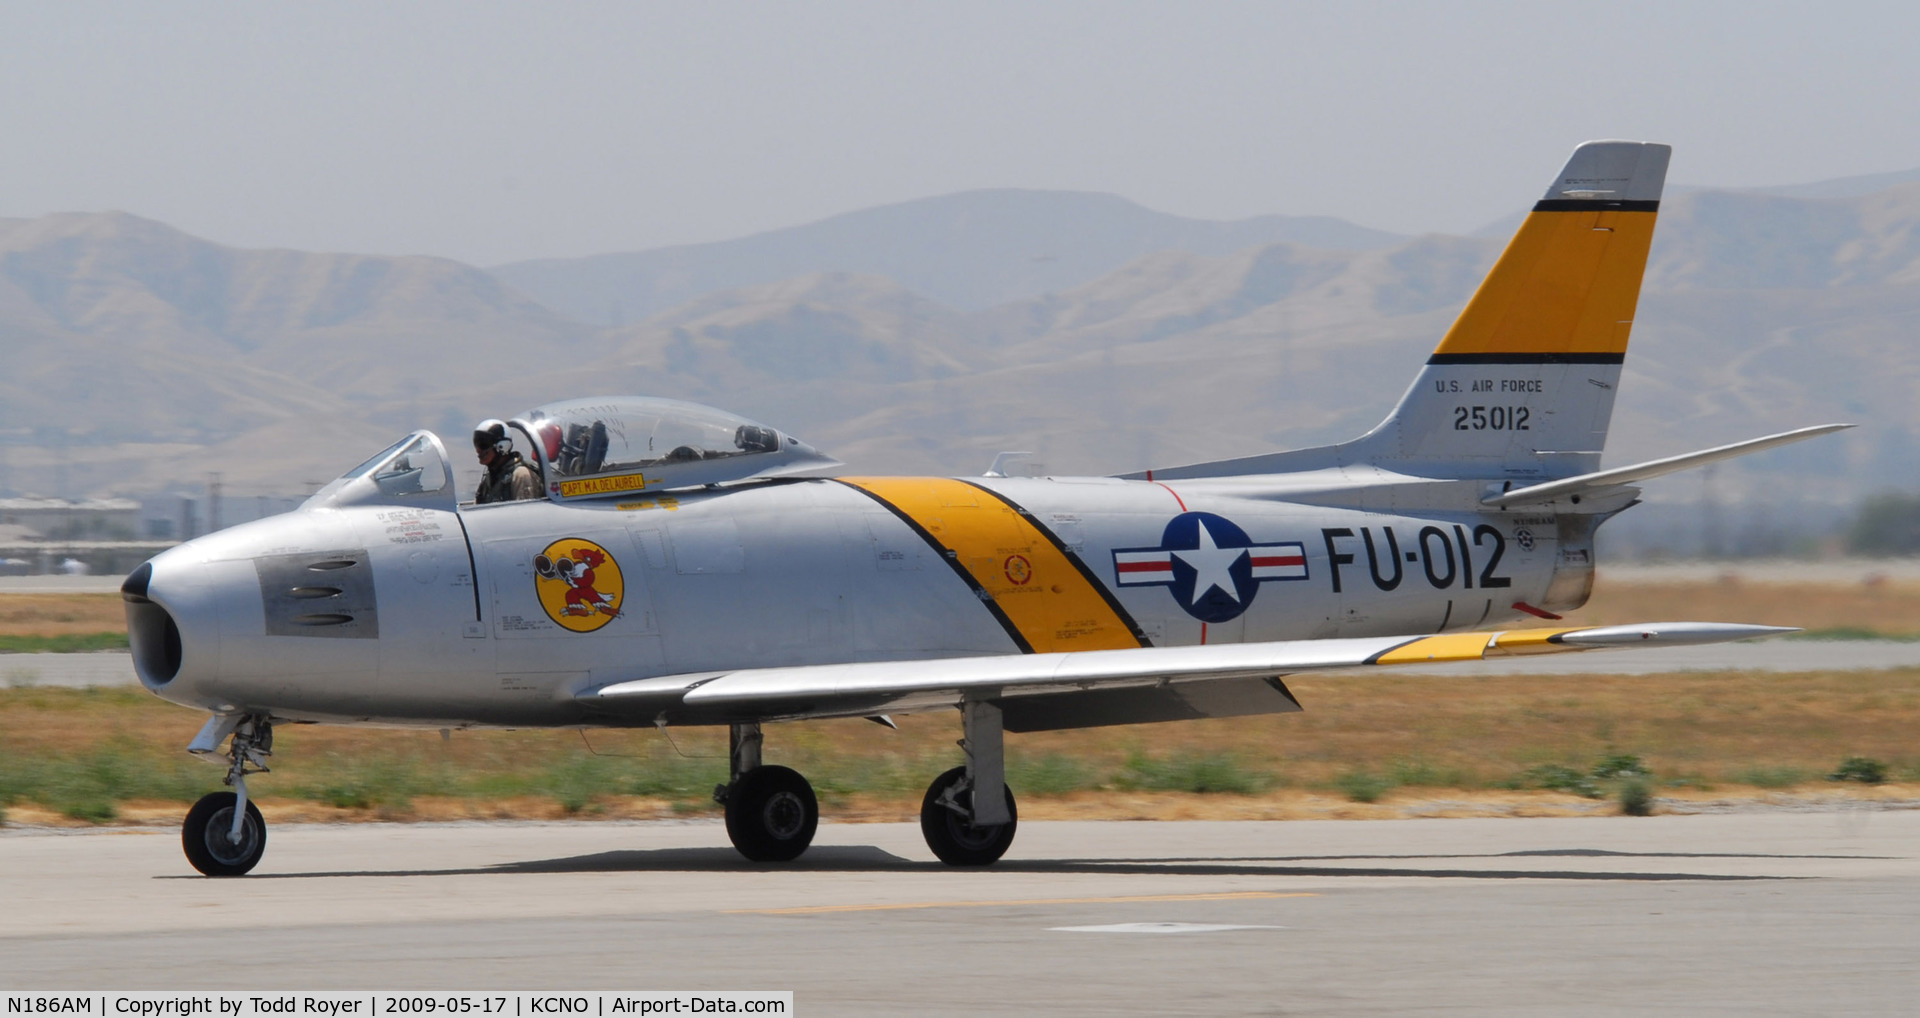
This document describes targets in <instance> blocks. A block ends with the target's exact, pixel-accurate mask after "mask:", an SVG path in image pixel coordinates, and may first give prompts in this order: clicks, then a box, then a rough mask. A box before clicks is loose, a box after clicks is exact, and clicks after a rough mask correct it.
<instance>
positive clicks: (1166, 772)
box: [1113, 753, 1271, 795]
mask: <svg viewBox="0 0 1920 1018" xmlns="http://www.w3.org/2000/svg"><path fill="white" fill-rule="evenodd" d="M1270 783H1271V778H1270V777H1269V776H1267V775H1262V774H1258V773H1255V772H1253V771H1250V770H1247V769H1246V768H1245V767H1242V766H1241V764H1240V761H1239V760H1237V759H1235V758H1234V757H1232V756H1230V755H1227V754H1224V753H1205V754H1198V753H1180V754H1176V755H1174V756H1171V757H1165V758H1156V757H1149V756H1147V755H1146V754H1144V753H1134V754H1132V755H1131V756H1128V757H1127V762H1126V764H1125V765H1124V766H1122V767H1121V769H1120V772H1119V773H1118V774H1116V775H1114V779H1113V784H1114V785H1115V787H1118V788H1124V789H1140V790H1145V791H1154V792H1200V793H1215V792H1225V793H1228V794H1232V795H1255V794H1258V793H1259V792H1261V791H1264V790H1265V789H1266V787H1267V785H1268V784H1270Z"/></svg>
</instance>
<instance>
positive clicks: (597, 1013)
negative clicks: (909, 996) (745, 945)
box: [0, 990, 793, 1018]
mask: <svg viewBox="0 0 1920 1018" xmlns="http://www.w3.org/2000/svg"><path fill="white" fill-rule="evenodd" d="M5 997H6V1009H5V1011H4V1013H0V1018H10V1016H14V1015H80V1016H85V1018H202V1016H204V1018H388V1016H392V1018H402V1016H406V1018H416V1016H428V1018H439V1016H443V1015H457V1016H470V1018H534V1016H547V1015H563V1016H568V1018H642V1016H646V1015H670V1014H671V1015H682V1014H771V1015H790V1014H793V991H791V990H633V991H622V992H618V993H615V992H611V991H605V990H596V991H591V992H587V993H574V992H568V991H558V990H555V991H543V992H539V993H530V992H527V991H524V990H486V991H479V990H433V991H427V990H354V991H346V992H343V991H339V990H324V991H312V992H309V991H304V990H302V991H289V990H263V991H259V992H244V993H242V992H235V991H230V990H221V991H209V990H179V991H167V992H160V991H146V992H110V993H100V992H98V991H85V992H83V991H78V990H74V991H62V990H30V991H19V990H13V991H8V992H7V993H6V994H5Z"/></svg>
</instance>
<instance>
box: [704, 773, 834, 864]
mask: <svg viewBox="0 0 1920 1018" xmlns="http://www.w3.org/2000/svg"><path fill="white" fill-rule="evenodd" d="M819 826H820V803H819V801H818V800H816V799H815V798H814V797H813V786H812V785H809V784H807V779H806V778H803V777H801V776H800V774H799V772H798V771H795V770H793V769H792V768H790V767H755V768H754V769H753V770H750V771H748V772H747V773H745V774H742V775H740V780H738V781H736V782H734V783H733V787H732V788H731V789H728V791H727V837H729V838H731V839H733V847H734V848H737V849H739V850H740V854H741V855H744V856H746V857H747V858H749V859H751V860H753V861H754V862H788V861H790V860H793V859H797V858H799V857H800V853H802V852H805V851H806V850H807V846H808V845H811V844H813V832H814V831H815V830H816V829H818V828H819Z"/></svg>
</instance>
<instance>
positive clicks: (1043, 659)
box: [579, 622, 1794, 727]
mask: <svg viewBox="0 0 1920 1018" xmlns="http://www.w3.org/2000/svg"><path fill="white" fill-rule="evenodd" d="M1788 632H1794V630H1792V629H1782V628H1779V627H1776V626H1751V625H1739V624H1734V623H1721V622H1655V623H1648V624H1644V625H1630V626H1598V627H1595V626H1582V627H1576V628H1563V629H1512V630H1505V631H1501V632H1476V633H1444V634H1441V635H1438V636H1377V637H1364V638H1358V639H1331V640H1283V641H1279V642H1273V643H1242V644H1215V645H1210V646H1201V647H1149V648H1141V649H1137V650H1095V651H1080V652H1075V653H1055V654H1015V655H995V656H991V657H960V658H943V659H936V660H929V661H875V662H869V663H860V664H836V665H802V666H796V667H791V668H748V669H742V670H739V671H732V672H704V673H700V674H698V675H684V676H660V677H657V678H651V679H640V680H636V681H633V682H618V683H614V684H612V685H609V686H604V687H602V688H600V689H597V690H590V691H588V692H585V693H583V694H581V695H580V697H579V700H580V702H582V703H583V704H586V705H588V706H591V707H593V708H594V709H595V710H596V712H599V713H611V714H620V713H625V712H626V711H625V710H623V707H631V708H633V709H635V710H644V711H647V712H653V711H659V710H662V709H671V707H669V705H668V704H666V703H663V699H671V700H677V701H678V704H676V705H673V706H678V707H684V708H689V709H693V710H696V711H698V712H700V713H702V714H703V715H706V716H709V717H711V716H715V715H726V716H732V717H737V718H743V719H745V718H757V719H762V720H767V719H776V718H785V719H798V718H822V717H863V716H866V715H870V714H877V713H883V712H884V713H902V714H904V713H912V712H915V711H926V710H938V709H943V708H951V707H957V706H959V705H961V704H962V703H963V702H965V701H967V700H981V699H985V700H995V701H999V702H1001V703H1003V704H1007V705H1008V707H1007V709H1009V710H1012V709H1014V704H1015V703H1016V702H1017V701H1018V700H1020V699H1022V698H1027V697H1045V698H1047V700H1048V702H1049V707H1048V714H1049V716H1050V717H1051V718H1053V719H1054V721H1053V722H1052V723H1050V724H1049V727H1074V725H1073V724H1072V721H1073V718H1072V706H1071V705H1072V702H1073V700H1074V697H1075V695H1076V694H1079V695H1087V701H1086V703H1087V708H1088V713H1089V715H1094V714H1098V713H1101V712H1102V711H1104V710H1106V709H1107V708H1106V707H1105V706H1102V704H1101V701H1100V697H1097V696H1092V695H1089V694H1094V693H1103V692H1110V691H1116V690H1124V689H1129V688H1131V689H1138V690H1150V689H1155V688H1161V689H1165V688H1179V687H1180V686H1182V685H1183V684H1190V683H1207V682H1223V681H1228V680H1249V679H1253V680H1277V679H1278V678H1279V677H1281V676H1283V675H1288V674H1292V673H1294V672H1306V671H1326V670H1331V669H1337V668H1356V667H1362V666H1369V665H1396V664H1412V663H1415V662H1419V663H1423V664H1424V663H1430V662H1436V661H1478V660H1481V659H1484V658H1488V657H1500V656H1508V655H1515V654H1555V653H1563V652H1567V651H1579V650H1598V649H1605V648H1614V647H1644V646H1654V645H1660V646H1687V645H1693V644H1702V643H1725V642H1728V641H1733V640H1748V639H1753V638H1755V637H1760V636H1774V635H1778V634H1780V633H1788ZM1275 693H1276V695H1275V696H1274V697H1273V698H1272V705H1271V706H1270V707H1269V708H1268V709H1267V710H1266V711H1264V712H1269V713H1270V712H1274V711H1281V710H1288V709H1298V707H1297V705H1293V702H1292V697H1291V695H1290V694H1286V693H1285V692H1284V687H1281V688H1278V689H1276V690H1275ZM663 694H664V697H663ZM1190 702H1191V703H1193V704H1195V705H1196V706H1195V709H1198V710H1201V711H1202V714H1203V715H1205V716H1211V715H1207V714H1206V711H1205V707H1204V704H1203V703H1202V702H1201V701H1200V700H1197V699H1192V698H1190ZM1289 705H1292V706H1289ZM1223 716H1227V715H1223ZM1085 723H1091V724H1099V723H1104V722H1101V721H1097V720H1094V721H1088V722H1085Z"/></svg>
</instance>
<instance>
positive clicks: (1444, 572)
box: [1320, 523, 1513, 594]
mask: <svg viewBox="0 0 1920 1018" xmlns="http://www.w3.org/2000/svg"><path fill="white" fill-rule="evenodd" d="M1449 531H1451V533H1449ZM1320 538H1321V540H1323V541H1325V542H1326V546H1327V565H1328V569H1327V573H1328V574H1329V576H1330V577H1331V578H1332V580H1333V592H1334V593H1336V594H1338V593H1341V591H1342V589H1343V588H1342V586H1341V583H1342V578H1341V573H1340V567H1341V566H1351V565H1354V564H1356V562H1357V561H1358V558H1357V555H1356V554H1355V553H1354V552H1350V551H1348V552H1343V551H1341V550H1340V547H1341V546H1340V544H1339V543H1338V542H1340V541H1348V542H1351V541H1353V540H1355V539H1356V535H1355V534H1354V532H1353V530H1352V529H1351V528H1349V527H1324V528H1322V529H1321V531H1320ZM1357 539H1358V540H1359V541H1360V543H1361V546H1362V547H1363V548H1364V549H1365V550H1366V556H1367V574H1368V576H1369V577H1370V578H1371V579H1372V580H1373V585H1374V586H1375V587H1378V588H1379V589H1381V590H1397V589H1399V587H1400V584H1401V583H1402V582H1403V581H1405V580H1407V579H1409V578H1410V576H1409V574H1410V572H1411V570H1408V569H1406V568H1404V566H1403V565H1402V563H1403V562H1404V563H1405V564H1406V565H1412V564H1414V563H1419V564H1420V566H1421V572H1422V573H1423V574H1424V575H1425V576H1426V580H1427V585H1428V586H1430V587H1432V588H1433V589H1435V590H1447V589H1449V588H1451V587H1453V586H1455V585H1456V584H1458V585H1459V586H1461V587H1462V588H1463V589H1465V590H1472V589H1473V588H1474V587H1475V586H1476V585H1478V586H1480V587H1486V588H1498V587H1511V586H1513V579H1512V577H1508V576H1501V575H1498V573H1497V570H1498V569H1499V568H1500V559H1501V558H1502V557H1504V556H1505V555H1506V553H1507V537H1506V535H1505V534H1502V533H1501V532H1500V530H1499V528H1498V527H1495V526H1493V525H1491V524H1487V523H1482V524H1480V525H1479V526H1476V527H1474V528H1473V532H1472V536H1471V538H1469V536H1468V532H1467V528H1466V527H1464V526H1461V525H1460V524H1458V523H1456V524H1453V525H1452V526H1450V527H1448V528H1446V529H1444V530H1443V529H1441V528H1440V527H1436V526H1425V527H1421V528H1420V530H1419V532H1418V533H1416V534H1415V535H1414V538H1413V540H1412V541H1411V542H1409V543H1408V544H1407V545H1406V546H1404V549H1403V546H1402V545H1401V543H1400V542H1401V540H1402V539H1403V536H1402V535H1399V534H1395V533H1394V530H1393V528H1392V527H1381V528H1380V534H1379V536H1377V537H1376V536H1375V535H1374V528H1372V527H1361V528H1360V533H1359V534H1358V535H1357ZM1347 547H1349V548H1351V547H1352V545H1351V544H1348V545H1347ZM1456 549H1457V550H1458V554H1457V555H1456ZM1476 552H1479V553H1480V554H1481V555H1482V559H1481V562H1482V565H1481V567H1480V572H1479V574H1478V578H1477V580H1476V577H1475V574H1474V556H1475V553H1476Z"/></svg>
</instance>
